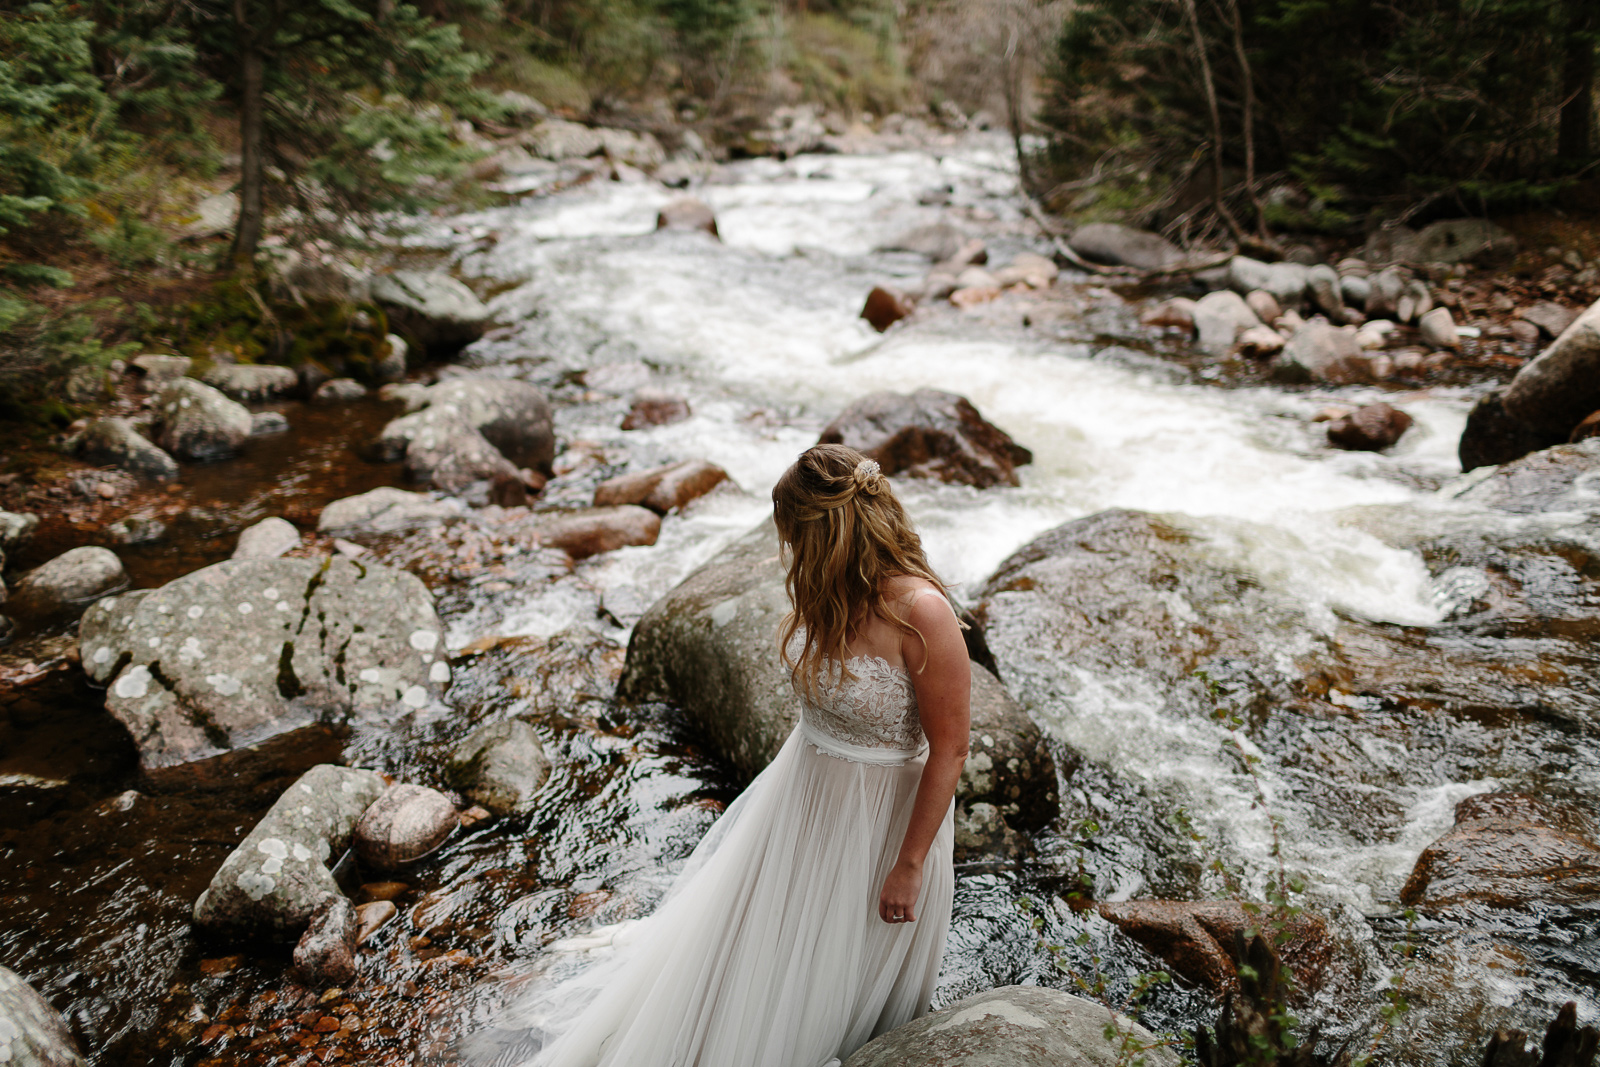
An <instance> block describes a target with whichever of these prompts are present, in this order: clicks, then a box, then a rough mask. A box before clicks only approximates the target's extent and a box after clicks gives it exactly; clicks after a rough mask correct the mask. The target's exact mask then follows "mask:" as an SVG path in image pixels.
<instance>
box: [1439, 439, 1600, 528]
mask: <svg viewBox="0 0 1600 1067" xmlns="http://www.w3.org/2000/svg"><path fill="white" fill-rule="evenodd" d="M1597 474H1600V440H1596V439H1594V438H1589V439H1588V440H1584V441H1579V442H1577V443H1576V444H1570V445H1555V446H1553V447H1550V448H1547V449H1545V450H1543V451H1541V452H1535V453H1533V454H1532V455H1527V456H1522V457H1520V458H1518V459H1515V460H1513V461H1511V462H1509V463H1504V464H1502V465H1501V466H1500V469H1499V470H1497V471H1495V472H1494V473H1493V474H1491V475H1489V476H1488V477H1487V478H1485V479H1483V480H1482V481H1480V482H1478V483H1476V484H1474V485H1473V486H1471V487H1470V488H1468V489H1466V490H1465V491H1463V492H1462V493H1460V494H1459V495H1458V496H1457V499H1458V500H1462V501H1467V502H1470V503H1475V504H1481V505H1483V506H1484V507H1490V508H1494V509H1495V510H1496V511H1508V512H1512V513H1513V514H1518V515H1532V514H1536V513H1538V512H1543V511H1574V512H1590V513H1593V512H1596V511H1600V507H1597V501H1596V498H1595V494H1594V489H1593V488H1592V486H1593V484H1594V481H1595V478H1596V475H1597Z"/></svg>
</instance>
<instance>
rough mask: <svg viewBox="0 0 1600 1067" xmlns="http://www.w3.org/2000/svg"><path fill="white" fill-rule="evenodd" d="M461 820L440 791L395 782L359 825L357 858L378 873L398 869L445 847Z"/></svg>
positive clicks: (356, 845) (356, 848) (423, 786)
mask: <svg viewBox="0 0 1600 1067" xmlns="http://www.w3.org/2000/svg"><path fill="white" fill-rule="evenodd" d="M460 821H461V820H460V819H459V817H458V816H457V815H456V806H455V805H454V804H452V803H451V802H450V798H449V797H447V796H445V795H444V794H443V793H441V792H439V791H438V790H437V789H429V788H428V787H427V786H425V785H416V784H414V783H411V782H396V783H395V784H394V785H391V786H390V787H389V788H388V790H387V791H386V792H385V793H384V794H383V796H381V797H379V798H378V799H377V800H376V801H375V802H374V803H373V805H372V807H370V808H368V809H367V810H366V812H365V813H363V814H362V816H361V821H360V822H358V823H356V829H355V837H354V846H355V850H356V855H357V856H359V857H360V858H361V862H362V863H364V864H366V865H368V866H369V867H372V868H375V869H376V870H380V871H393V870H397V869H399V868H401V867H404V866H405V865H406V864H408V863H415V862H416V861H417V860H419V859H421V858H422V857H424V856H426V855H427V854H428V853H430V852H432V851H433V850H434V849H436V848H438V847H439V846H440V845H442V844H444V842H445V839H446V838H448V837H449V836H450V835H451V834H452V833H453V832H455V828H456V827H457V826H458V825H459V824H460Z"/></svg>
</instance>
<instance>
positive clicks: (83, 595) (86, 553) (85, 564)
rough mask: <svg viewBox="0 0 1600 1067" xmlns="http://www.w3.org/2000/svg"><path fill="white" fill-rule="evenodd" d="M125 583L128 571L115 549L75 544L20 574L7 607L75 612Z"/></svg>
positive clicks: (22, 611)
mask: <svg viewBox="0 0 1600 1067" xmlns="http://www.w3.org/2000/svg"><path fill="white" fill-rule="evenodd" d="M127 584H128V574H127V572H126V571H124V570H123V569H122V560H120V559H118V558H117V554H116V553H115V552H113V551H111V550H110V549H109V548H99V547H90V546H85V547H83V548H74V549H70V550H69V551H66V552H63V553H62V554H61V555H59V556H57V557H56V558H55V559H53V560H51V561H50V562H48V563H46V564H44V565H42V566H40V567H36V568H34V569H33V570H31V571H29V572H28V573H27V574H25V575H23V576H22V578H21V579H20V580H19V581H18V582H17V584H16V588H15V589H14V590H13V591H12V595H11V600H10V602H9V603H8V604H7V606H6V610H7V612H8V613H16V614H22V615H61V614H75V613H77V612H80V611H82V610H84V608H85V607H87V606H89V605H90V604H91V603H93V602H94V601H96V600H98V599H100V598H101V597H104V596H109V595H110V594H112V593H114V592H116V591H117V590H119V589H123V588H126V587H127Z"/></svg>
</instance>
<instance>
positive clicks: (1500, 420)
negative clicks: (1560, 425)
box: [1457, 389, 1562, 471]
mask: <svg viewBox="0 0 1600 1067" xmlns="http://www.w3.org/2000/svg"><path fill="white" fill-rule="evenodd" d="M1504 401H1505V393H1504V391H1503V390H1498V389H1497V390H1495V391H1494V392H1492V393H1488V394H1485V395H1484V396H1483V398H1482V399H1480V400H1479V401H1478V402H1477V403H1476V404H1474V405H1473V407H1472V410H1471V411H1470V412H1468V413H1467V425H1466V427H1465V428H1464V429H1463V430H1462V431H1461V443H1460V445H1459V446H1458V448H1457V455H1458V456H1459V457H1460V459H1461V469H1462V470H1464V471H1470V470H1474V469H1476V468H1478V467H1495V466H1499V465H1500V464H1502V463H1510V462H1511V461H1512V460H1514V459H1518V458H1520V457H1522V456H1525V455H1527V454H1528V453H1529V452H1537V451H1538V450H1540V449H1541V448H1549V447H1550V446H1551V445H1557V444H1560V443H1561V442H1562V438H1561V436H1559V435H1558V434H1555V433H1549V432H1543V433H1541V432H1540V431H1538V430H1534V429H1531V428H1529V427H1528V426H1526V425H1524V424H1523V423H1522V422H1520V421H1518V420H1517V419H1514V418H1512V417H1511V415H1510V414H1509V413H1508V412H1507V411H1506V409H1505V402H1504Z"/></svg>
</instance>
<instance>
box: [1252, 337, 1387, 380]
mask: <svg viewBox="0 0 1600 1067" xmlns="http://www.w3.org/2000/svg"><path fill="white" fill-rule="evenodd" d="M1272 369H1273V375H1274V377H1276V378H1278V379H1279V380H1280V381H1285V382H1331V383H1333V384H1334V385H1349V384H1351V383H1352V382H1363V381H1366V380H1368V379H1369V378H1370V377H1371V366H1370V364H1368V362H1367V360H1366V357H1365V355H1364V354H1363V352H1362V349H1361V342H1360V341H1358V340H1357V339H1356V330H1355V328H1354V327H1353V326H1329V325H1328V324H1327V323H1324V322H1321V321H1315V322H1308V323H1306V324H1305V325H1304V326H1302V327H1300V329H1298V330H1296V331H1295V334H1294V336H1293V337H1291V338H1290V339H1289V343H1288V344H1286V345H1284V347H1283V351H1282V352H1280V353H1278V358H1277V359H1276V360H1275V361H1274V362H1273V368H1272Z"/></svg>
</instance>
